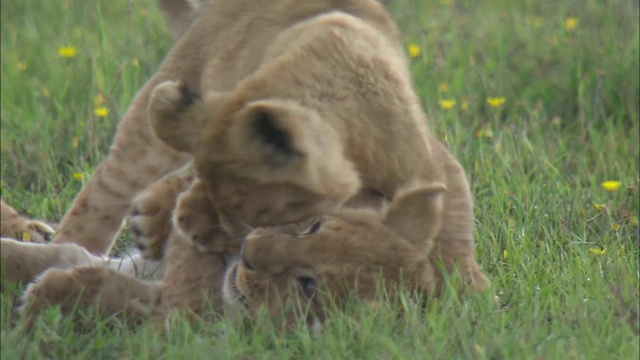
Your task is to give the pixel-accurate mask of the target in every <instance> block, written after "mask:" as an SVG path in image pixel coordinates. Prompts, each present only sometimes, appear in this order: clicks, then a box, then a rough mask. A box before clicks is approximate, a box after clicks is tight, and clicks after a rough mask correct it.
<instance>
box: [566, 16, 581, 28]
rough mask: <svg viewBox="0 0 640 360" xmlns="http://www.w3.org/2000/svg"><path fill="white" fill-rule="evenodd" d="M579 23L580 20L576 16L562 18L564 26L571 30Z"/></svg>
mask: <svg viewBox="0 0 640 360" xmlns="http://www.w3.org/2000/svg"><path fill="white" fill-rule="evenodd" d="M579 23H580V20H578V18H576V17H573V16H569V17H568V18H566V19H565V20H564V28H565V29H567V30H569V31H571V30H573V29H575V28H577V27H578V24H579Z"/></svg>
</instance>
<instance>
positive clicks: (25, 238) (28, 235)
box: [22, 232, 31, 242]
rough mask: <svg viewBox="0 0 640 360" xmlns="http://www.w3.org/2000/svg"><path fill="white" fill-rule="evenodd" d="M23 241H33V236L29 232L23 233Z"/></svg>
mask: <svg viewBox="0 0 640 360" xmlns="http://www.w3.org/2000/svg"><path fill="white" fill-rule="evenodd" d="M22 241H24V242H29V241H31V234H29V233H28V232H23V233H22Z"/></svg>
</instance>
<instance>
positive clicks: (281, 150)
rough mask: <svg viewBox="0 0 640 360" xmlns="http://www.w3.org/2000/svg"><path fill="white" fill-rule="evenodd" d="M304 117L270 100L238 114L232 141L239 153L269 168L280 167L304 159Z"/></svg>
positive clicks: (305, 132)
mask: <svg viewBox="0 0 640 360" xmlns="http://www.w3.org/2000/svg"><path fill="white" fill-rule="evenodd" d="M305 115H306V114H304V113H303V111H302V110H300V109H298V108H297V107H296V106H295V105H292V104H283V103H280V102H278V101H273V100H267V101H261V102H259V103H254V104H251V105H249V106H247V108H245V109H244V110H243V112H242V113H241V114H240V116H239V119H238V120H237V121H238V122H237V126H236V127H235V128H234V129H233V130H232V131H234V132H235V134H234V135H232V138H233V139H234V140H235V141H236V142H237V144H236V145H237V146H238V147H240V146H241V147H242V149H243V151H247V152H251V153H253V154H256V155H257V156H259V157H261V158H262V159H263V160H266V161H267V163H269V164H271V165H276V166H277V165H283V164H286V163H288V162H289V161H291V160H295V159H301V158H303V157H304V153H305V150H307V149H305V148H306V147H307V146H305V144H304V141H305V139H306V135H307V130H306V129H305V124H304V123H305V120H304V119H305Z"/></svg>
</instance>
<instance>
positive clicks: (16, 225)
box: [0, 199, 55, 243]
mask: <svg viewBox="0 0 640 360" xmlns="http://www.w3.org/2000/svg"><path fill="white" fill-rule="evenodd" d="M54 232H55V230H54V229H53V228H52V227H51V226H49V225H48V224H45V223H44V222H42V221H37V220H31V219H28V218H25V217H22V216H20V214H18V212H17V211H15V210H14V209H13V208H12V207H11V206H9V205H7V203H5V202H4V200H1V199H0V236H1V237H7V238H12V239H17V240H23V241H31V242H38V243H41V242H45V241H48V239H49V237H51V235H53V233H54Z"/></svg>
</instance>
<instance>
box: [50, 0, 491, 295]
mask: <svg viewBox="0 0 640 360" xmlns="http://www.w3.org/2000/svg"><path fill="white" fill-rule="evenodd" d="M175 81H179V82H175ZM181 84H182V85H181ZM152 94H153V100H152V101H150V99H151V98H152ZM151 124H153V127H154V129H152V127H151V126H150V125H151ZM167 145H169V146H167ZM192 159H195V167H196V169H197V171H198V176H199V177H200V179H202V185H198V186H197V187H196V184H193V185H192V186H193V187H192V190H194V191H193V192H192V190H189V191H188V192H186V193H184V194H183V195H182V197H183V198H185V199H186V198H187V196H190V195H189V194H192V195H194V194H197V193H206V194H207V197H208V200H209V201H210V202H211V204H212V206H214V209H217V210H218V211H219V212H220V214H208V215H206V216H207V217H209V219H210V221H212V223H211V224H208V225H209V226H211V227H215V226H217V224H223V223H226V222H229V219H232V220H231V222H233V221H238V222H240V223H247V224H249V225H252V226H261V225H278V224H283V223H291V222H298V221H306V220H308V219H313V218H315V217H317V216H322V215H323V214H327V213H331V212H333V211H335V210H336V209H338V208H339V207H340V206H341V205H342V204H343V203H345V202H347V201H348V202H349V203H354V202H355V203H358V201H354V200H353V199H351V200H350V198H351V197H352V196H354V195H355V194H357V193H371V194H379V195H380V197H381V198H386V199H391V198H393V197H394V196H397V193H398V191H399V190H400V189H402V188H406V187H407V186H417V187H422V186H425V184H429V183H433V182H440V183H443V184H445V185H446V186H447V188H448V191H447V195H446V196H445V197H444V199H443V204H442V211H443V218H442V221H441V226H442V229H441V230H440V232H439V235H438V236H437V237H436V239H435V242H434V249H435V251H433V252H431V261H433V262H439V261H442V262H443V263H444V265H445V267H446V268H447V269H449V270H451V269H453V267H454V265H455V264H456V263H457V265H458V267H459V269H460V272H461V274H462V276H463V277H464V278H465V280H466V281H467V282H468V283H470V284H471V285H472V287H473V288H475V289H478V290H481V289H484V288H486V287H487V286H488V285H489V281H488V280H487V279H486V277H485V276H484V275H483V274H482V272H481V270H480V268H479V266H478V265H477V263H476V261H475V259H474V243H473V237H472V232H473V211H472V202H471V196H470V193H469V186H468V184H467V181H466V179H465V175H464V171H463V170H462V168H461V167H460V165H459V164H458V162H457V161H456V160H455V158H453V156H452V155H451V154H450V153H449V152H448V150H447V149H446V148H445V147H444V146H443V145H442V144H441V143H440V142H438V141H437V140H435V139H433V138H432V137H431V136H430V134H429V131H428V128H427V125H426V119H425V116H424V114H423V112H422V110H421V108H420V106H419V100H418V99H417V97H416V95H415V93H414V91H413V87H412V84H411V81H410V76H409V73H408V70H407V62H406V59H405V56H404V54H403V49H402V46H401V41H400V40H399V36H398V32H397V30H396V28H395V26H394V25H393V23H392V21H391V19H390V18H389V16H388V15H387V14H386V12H385V11H384V9H383V8H382V7H381V6H380V5H379V4H378V3H377V2H375V1H371V0H317V1H309V2H301V1H296V0H277V1H254V0H238V1H215V0H211V1H208V2H207V3H205V4H203V5H201V7H200V8H198V10H197V12H196V16H195V18H194V20H193V23H192V24H191V26H189V27H188V29H187V30H186V32H185V33H184V34H183V35H182V36H180V38H179V39H178V41H177V43H176V45H175V46H174V48H173V49H172V50H171V52H170V53H169V55H168V56H167V58H166V59H165V61H164V62H163V64H162V65H161V67H160V69H159V70H158V72H157V73H156V75H155V76H154V77H153V78H152V79H150V80H149V82H148V83H147V84H146V85H145V86H144V87H143V88H142V89H141V90H140V92H139V93H138V95H137V96H136V98H135V99H134V101H133V103H132V105H131V107H130V109H129V110H128V111H127V113H126V114H125V116H124V118H123V119H122V122H121V124H120V126H119V129H118V132H117V134H116V137H115V140H114V144H113V146H112V149H111V152H110V154H109V156H108V157H107V158H106V159H105V160H104V161H103V162H102V163H101V165H100V166H99V168H98V169H97V171H96V173H95V174H94V176H93V177H92V178H91V179H90V181H89V182H88V183H87V184H86V185H85V187H84V189H83V190H82V191H81V193H80V194H79V195H78V197H77V198H76V200H75V201H74V203H73V205H72V207H71V209H70V210H69V212H68V213H67V215H66V216H65V219H64V220H63V223H62V224H61V229H60V232H59V235H58V236H57V237H56V238H55V239H54V242H55V243H67V242H76V243H78V244H80V245H82V246H84V247H86V248H87V249H88V250H89V251H90V252H92V253H95V254H106V253H108V251H109V249H110V247H111V245H112V243H113V239H114V236H115V234H116V232H117V231H118V229H119V227H120V225H121V223H122V219H123V218H124V216H125V215H126V213H127V211H128V209H129V208H130V206H131V202H132V200H133V198H134V197H135V196H136V195H137V194H138V193H140V192H141V191H142V190H143V189H145V188H147V187H148V186H149V185H151V184H152V183H154V182H155V181H157V180H159V179H161V178H162V177H163V176H165V175H166V174H168V173H171V172H174V171H176V170H178V169H180V168H182V167H184V166H185V165H187V164H188V163H189V162H190V161H191V160H192ZM198 189H199V190H198ZM202 189H204V190H205V191H202ZM195 190H198V191H197V192H196V191H195ZM172 196H173V195H172ZM193 199H194V200H197V197H195V196H194V197H193ZM198 201H202V199H201V200H197V201H195V202H196V203H198ZM204 203H205V202H204V201H202V202H199V204H200V205H199V206H202V205H203V204H204ZM185 209H186V208H182V207H180V206H178V211H182V210H185ZM187 210H188V209H187ZM176 213H177V212H176ZM197 223H198V224H200V225H198V226H201V225H202V224H203V223H202V222H201V221H197ZM205 224H206V222H205ZM185 227H188V226H187V225H184V226H183V227H181V228H182V232H177V233H178V234H179V235H180V238H182V240H186V241H187V243H189V244H194V242H193V238H191V239H187V238H186V237H183V235H185V234H186V235H189V234H195V233H198V234H199V233H204V232H200V231H198V232H193V231H191V230H192V229H189V228H185ZM96 228H99V229H100V230H101V231H99V232H98V231H95V229H96ZM179 228H180V226H179ZM207 229H208V228H207V226H205V227H204V231H205V232H206V231H207ZM214 233H215V232H214ZM224 241H226V240H222V242H223V243H224ZM176 243H179V242H176ZM211 243H212V244H215V243H216V241H213V242H211ZM185 244H186V243H185ZM170 246H171V244H170ZM199 246H200V247H201V248H206V246H205V245H203V244H199ZM214 248H216V249H219V247H215V246H214ZM186 249H188V250H189V251H186V250H184V249H182V250H175V253H177V254H178V255H179V256H177V255H176V257H175V259H173V257H172V256H173V255H169V257H170V258H172V259H173V260H171V261H172V262H173V265H169V268H168V269H167V275H166V276H167V278H174V279H176V280H175V281H171V282H170V283H172V284H174V285H172V286H174V287H172V288H174V289H176V291H175V294H176V295H175V297H171V298H175V299H179V298H181V297H182V295H180V294H181V293H189V294H201V293H202V291H205V290H206V289H202V288H200V287H199V284H202V283H203V282H208V281H209V280H210V279H212V278H211V277H212V276H214V275H215V274H216V272H215V271H213V270H211V271H210V272H209V273H206V274H200V273H199V272H195V273H193V274H191V273H189V270H188V269H193V270H205V269H203V268H202V267H199V266H197V265H196V264H201V263H199V262H198V261H196V259H198V258H197V256H209V255H210V256H212V257H213V258H214V259H210V261H211V263H212V264H214V265H215V266H214V267H217V266H218V265H217V264H219V262H218V261H217V260H219V259H220V256H221V255H220V254H219V253H213V252H202V251H200V252H199V254H200V255H196V253H193V254H191V253H190V251H191V250H193V249H195V250H197V249H198V248H197V247H195V245H194V246H187V247H186ZM171 253H173V251H171V250H170V251H169V254H171ZM211 254H214V255H211ZM214 260H215V261H214ZM171 266H174V268H175V269H181V270H175V272H174V271H172V270H171V269H170V268H171ZM438 279H439V280H441V276H438ZM180 281H187V282H186V283H181V282H180ZM211 283H215V282H214V281H213V280H211ZM176 284H177V285H176ZM178 285H179V286H178ZM441 285H442V282H441V281H438V282H437V285H436V286H441ZM167 286H168V285H167ZM180 287H182V288H184V289H180ZM209 289H210V288H209ZM207 291H208V290H207ZM207 291H205V293H206V292H207ZM185 298H187V297H182V299H183V300H181V301H184V299H185ZM176 302H179V301H178V300H176ZM200 302H202V298H199V299H196V298H194V299H191V300H189V303H200Z"/></svg>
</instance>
